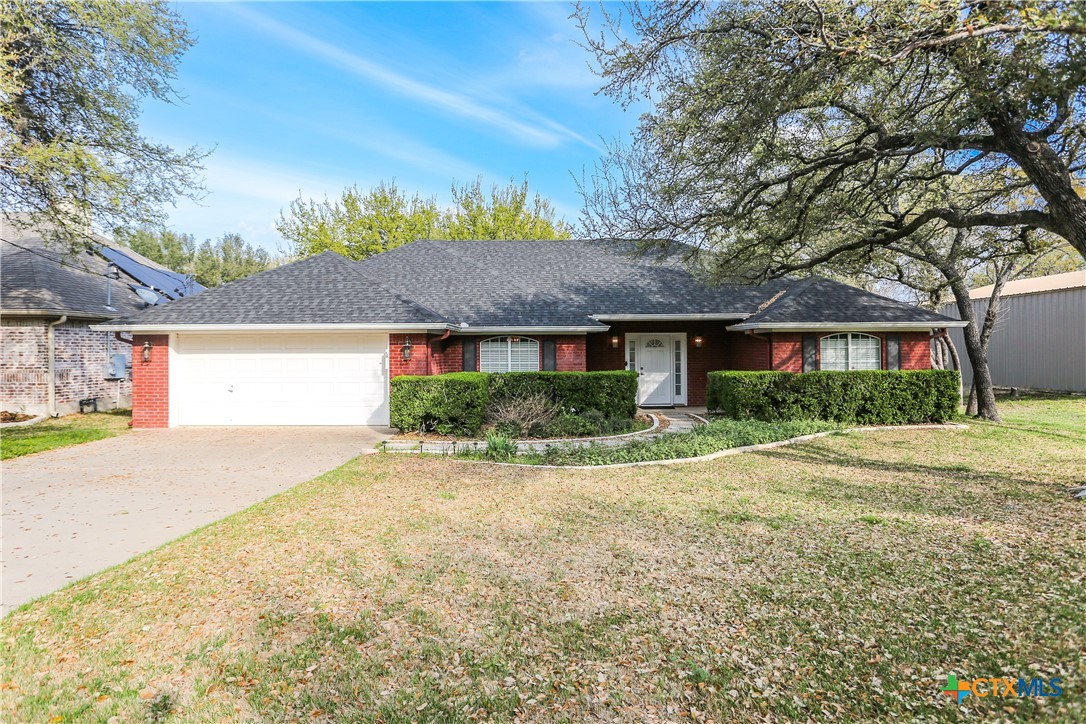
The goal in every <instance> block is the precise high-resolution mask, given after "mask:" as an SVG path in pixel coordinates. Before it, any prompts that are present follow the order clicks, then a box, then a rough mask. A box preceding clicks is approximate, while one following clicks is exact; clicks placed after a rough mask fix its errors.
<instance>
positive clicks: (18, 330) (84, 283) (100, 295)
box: [0, 215, 203, 415]
mask: <svg viewBox="0 0 1086 724" xmlns="http://www.w3.org/2000/svg"><path fill="white" fill-rule="evenodd" d="M152 286H153V287H154V289H152ZM178 286H180V287H181V289H178ZM136 289H141V290H144V291H143V293H144V294H145V295H146V296H148V298H149V299H156V298H157V301H162V302H164V301H168V300H170V299H171V298H180V296H182V295H183V294H193V293H197V292H199V291H200V290H202V289H203V287H201V286H200V285H199V284H196V283H195V282H192V281H191V280H189V279H187V278H186V277H184V276H182V275H180V274H175V273H173V272H171V271H169V270H168V269H165V268H164V267H162V266H160V265H158V264H155V263H154V262H152V261H150V260H149V259H146V258H144V257H142V256H140V255H139V254H136V253H135V252H134V251H132V250H131V249H128V248H126V247H123V246H119V245H117V244H114V243H113V242H111V241H110V240H109V239H106V238H104V237H101V236H96V235H91V236H89V242H88V244H87V248H86V251H85V252H83V253H79V254H70V253H67V252H66V251H61V250H60V249H58V248H57V246H56V245H55V244H50V243H48V242H47V241H46V239H45V237H44V236H43V234H42V232H41V231H40V230H38V229H34V228H27V227H25V226H23V225H22V224H19V223H16V221H14V220H13V219H12V217H11V216H10V215H5V216H0V408H2V409H4V410H6V411H9V412H22V413H26V414H31V415H58V414H60V415H63V414H68V413H72V412H78V411H79V402H80V400H95V401H96V403H97V406H98V409H100V410H108V409H112V408H115V407H129V406H130V405H131V404H132V382H131V378H130V376H129V369H130V367H131V358H132V353H131V347H130V344H129V343H126V341H125V340H123V339H118V338H117V336H116V335H115V334H114V333H113V332H107V331H102V330H96V329H91V325H93V324H96V323H99V322H104V321H108V320H110V319H113V318H115V317H120V316H125V315H131V314H136V313H138V312H139V311H141V310H142V309H144V308H146V307H147V306H148V303H147V302H146V301H144V299H143V298H142V297H141V296H140V294H139V293H138V292H137V291H136ZM155 290H158V291H155ZM148 292H154V294H153V295H148Z"/></svg>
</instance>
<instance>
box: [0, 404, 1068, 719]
mask: <svg viewBox="0 0 1086 724" xmlns="http://www.w3.org/2000/svg"><path fill="white" fill-rule="evenodd" d="M1005 409H1006V414H1007V422H1006V423H1005V424H1004V425H998V426H997V425H987V424H974V425H972V426H971V427H970V429H969V430H965V431H893V430H888V431H883V432H878V433H871V434H863V435H859V434H857V435H846V436H837V437H831V438H826V439H823V440H819V441H816V442H813V443H808V444H805V445H800V446H795V447H791V448H781V449H777V450H773V451H768V452H764V453H758V454H749V455H742V456H736V457H731V458H723V459H720V460H717V461H714V462H711V463H704V464H687V465H680V466H673V467H646V468H635V469H622V470H599V471H589V472H583V471H552V470H539V469H530V468H507V467H502V468H498V467H491V466H484V465H477V464H470V463H463V462H457V461H451V460H442V459H418V458H415V457H410V456H392V455H388V456H370V457H364V458H360V459H358V460H355V461H353V462H351V463H349V464H347V465H345V466H343V467H342V468H340V469H338V470H335V471H333V472H331V473H329V474H327V475H325V476H322V477H321V478H318V479H317V480H314V481H312V482H310V483H307V484H305V485H302V486H299V487H298V488H295V489H294V490H292V491H290V492H288V493H285V494H283V495H280V496H277V497H275V498H273V499H271V500H269V501H266V502H265V503H262V504H260V505H258V506H256V507H254V508H252V509H250V510H248V511H245V512H243V513H241V514H239V515H236V516H233V517H231V518H228V519H227V520H225V521H223V522H221V523H219V524H216V525H213V526H210V527H208V528H206V529H203V530H201V531H198V532H196V533H194V534H192V535H189V536H187V537H186V538H183V539H181V540H179V541H176V542H174V543H171V544H169V545H167V546H165V547H163V548H162V549H160V550H157V551H154V552H152V553H150V554H147V555H145V556H142V557H139V558H137V559H135V560H133V561H131V562H129V563H127V564H125V565H122V566H119V567H117V568H114V569H112V570H109V571H106V572H104V573H101V574H99V575H96V576H93V577H91V578H89V579H86V580H84V581H81V582H78V583H76V584H74V585H73V586H70V587H69V588H66V589H64V590H63V591H60V592H58V593H55V594H53V595H51V596H48V597H46V598H44V599H42V600H39V601H37V602H34V603H32V604H29V605H28V606H26V607H24V608H22V609H20V610H18V611H16V612H15V613H13V614H11V615H9V616H8V617H7V618H6V619H5V620H4V621H3V624H2V635H3V644H4V661H3V671H2V675H0V688H2V689H3V691H0V695H2V706H3V708H2V709H0V712H2V714H3V715H4V716H5V718H7V719H8V720H11V721H16V720H18V721H22V720H41V719H44V720H48V719H50V718H53V719H54V720H56V721H62V720H69V719H71V720H74V719H83V718H86V719H98V720H106V719H109V718H110V717H112V716H118V717H120V719H123V720H131V719H139V718H145V717H150V718H159V719H161V718H168V717H176V718H180V719H185V720H223V719H238V720H243V719H244V720H251V719H268V720H283V719H322V718H324V719H329V720H331V719H335V720H343V719H348V720H375V721H415V720H462V719H488V720H489V719H498V720H507V719H514V718H518V719H527V720H536V721H550V720H556V719H557V720H569V721H579V720H584V719H586V718H589V719H622V720H649V719H661V720H681V719H688V718H689V719H695V720H714V721H728V720H791V719H799V720H806V719H811V720H827V719H830V718H838V719H844V720H857V719H862V720H884V719H887V718H890V717H906V718H928V719H932V718H934V719H951V720H952V719H967V718H972V716H973V715H979V716H982V717H989V718H1006V719H1028V718H1049V719H1054V720H1064V721H1072V720H1076V719H1077V720H1081V719H1082V718H1083V717H1084V716H1086V703H1084V702H1086V672H1084V668H1083V667H1084V663H1086V614H1084V611H1086V585H1084V584H1086V504H1084V503H1082V502H1076V501H1074V500H1072V499H1071V497H1070V496H1069V495H1068V493H1067V488H1068V487H1070V486H1071V485H1072V484H1074V483H1076V482H1077V483H1080V484H1081V483H1083V482H1084V481H1086V415H1084V412H1086V405H1084V403H1083V401H1082V400H1081V399H1080V400H1058V401H1025V402H1014V403H1008V404H1007V405H1006V406H1005ZM948 674H955V675H957V676H958V677H959V679H971V678H974V677H998V676H1008V677H1014V678H1017V677H1019V676H1025V677H1032V676H1041V677H1044V678H1046V679H1047V678H1049V677H1059V678H1061V679H1062V686H1063V689H1064V694H1063V695H1062V696H1061V697H1058V698H997V697H989V698H983V699H982V698H979V697H967V698H966V700H965V701H964V702H962V705H961V707H958V706H957V705H956V704H954V703H952V702H951V701H950V700H949V699H948V698H947V697H945V696H943V695H942V694H940V689H941V688H942V687H943V685H944V684H945V682H946V677H947V675H948Z"/></svg>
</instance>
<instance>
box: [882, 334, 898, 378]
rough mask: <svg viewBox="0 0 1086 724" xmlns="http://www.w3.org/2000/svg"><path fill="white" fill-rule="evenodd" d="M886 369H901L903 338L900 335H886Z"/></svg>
mask: <svg viewBox="0 0 1086 724" xmlns="http://www.w3.org/2000/svg"><path fill="white" fill-rule="evenodd" d="M886 369H888V370H899V369H901V337H900V336H899V335H896V334H888V335H886Z"/></svg>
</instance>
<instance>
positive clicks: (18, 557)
mask: <svg viewBox="0 0 1086 724" xmlns="http://www.w3.org/2000/svg"><path fill="white" fill-rule="evenodd" d="M391 433H392V430H388V429H385V428H368V427H259V428H254V427H249V428H214V427H190V428H176V429H172V430H137V431H134V432H131V433H129V434H126V435H120V436H118V437H114V438H110V439H108V440H98V441H96V442H90V443H86V444H83V445H76V446H73V447H69V448H63V449H61V450H50V451H48V452H43V453H38V454H37V455H29V456H27V457H23V458H15V459H12V460H5V461H4V462H3V464H2V465H3V467H2V475H3V529H2V532H0V549H2V551H3V577H2V583H3V586H2V589H0V609H2V611H3V612H4V613H6V612H7V611H9V610H11V609H12V608H14V607H16V606H19V605H21V604H23V603H25V602H27V601H29V600H31V599H34V598H37V597H38V596H42V595H44V594H46V593H49V592H51V591H54V590H56V589H57V588H60V587H62V586H64V585H66V584H68V583H71V582H72V581H74V580H77V579H79V578H82V577H84V576H87V575H90V574H91V573H95V572H96V571H100V570H102V569H103V568H108V567H109V566H113V565H116V564H118V563H123V562H124V561H126V560H128V559H129V558H131V557H132V556H134V555H136V554H138V553H142V552H144V551H148V550H151V549H152V548H155V547H157V546H160V545H162V544H163V543H166V542H168V541H170V540H173V539H174V538H177V537H178V536H181V535H184V534H185V533H188V532H189V531H192V530H194V529H196V528H199V527H200V526H203V525H206V524H208V523H211V522H213V521H216V520H218V519H220V518H223V517H225V516H227V515H229V514H231V513H235V512H237V511H239V510H243V509H244V508H247V507H249V506H250V505H253V504H254V503H257V502H259V501H261V500H263V499H264V498H267V497H269V496H271V495H274V494H275V493H278V492H281V491H283V490H286V489H288V488H291V487H293V486H295V485H297V484H299V483H303V482H305V481H307V480H310V479H312V478H314V477H316V476H317V475H320V474H321V473H323V472H326V471H328V470H331V469H332V468H334V467H337V466H339V465H341V464H343V463H345V462H346V461H348V460H350V459H351V458H353V457H356V456H357V455H361V454H363V453H366V452H373V450H374V445H375V444H376V443H378V442H380V441H381V440H383V439H384V438H386V437H387V436H388V435H390V434H391Z"/></svg>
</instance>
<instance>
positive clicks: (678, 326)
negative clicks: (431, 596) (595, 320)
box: [585, 320, 771, 407]
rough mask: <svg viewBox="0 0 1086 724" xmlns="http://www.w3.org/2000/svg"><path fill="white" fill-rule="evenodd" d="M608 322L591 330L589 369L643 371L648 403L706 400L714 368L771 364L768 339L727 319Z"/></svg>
mask: <svg viewBox="0 0 1086 724" xmlns="http://www.w3.org/2000/svg"><path fill="white" fill-rule="evenodd" d="M607 323H608V324H609V325H610V329H609V330H608V331H607V332H605V333H599V334H589V335H586V338H585V360H586V369H588V370H589V371H595V370H614V369H629V370H633V371H635V372H638V373H639V374H640V378H639V380H640V382H639V385H638V400H637V403H638V404H639V405H641V406H643V407H673V406H686V405H691V406H702V405H704V404H705V389H706V385H707V383H708V376H707V375H708V373H709V372H710V371H712V370H721V369H736V370H764V369H770V360H771V357H770V345H769V340H768V339H767V338H764V337H757V336H755V335H749V334H744V333H741V332H729V331H727V329H726V325H727V324H728V322H727V321H725V320H704V321H702V320H698V321H671V320H659V321H651V320H649V321H612V320H608V322H607Z"/></svg>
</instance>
